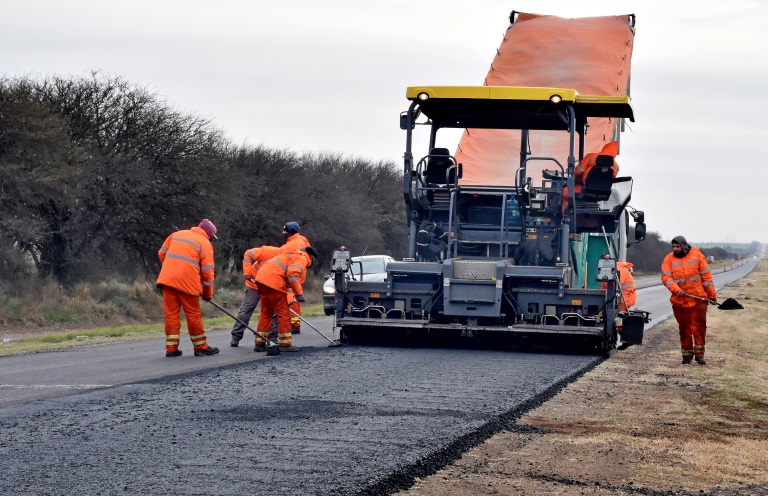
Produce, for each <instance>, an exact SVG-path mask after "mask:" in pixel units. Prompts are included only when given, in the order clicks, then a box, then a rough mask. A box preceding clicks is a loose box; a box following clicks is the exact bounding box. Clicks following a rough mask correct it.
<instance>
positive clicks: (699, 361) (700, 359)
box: [696, 356, 707, 365]
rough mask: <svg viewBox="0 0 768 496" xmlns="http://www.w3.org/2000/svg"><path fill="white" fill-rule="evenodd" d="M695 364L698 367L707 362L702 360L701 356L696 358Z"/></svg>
mask: <svg viewBox="0 0 768 496" xmlns="http://www.w3.org/2000/svg"><path fill="white" fill-rule="evenodd" d="M696 363H698V364H699V365H706V364H707V361H706V360H704V357H703V356H700V357H696Z"/></svg>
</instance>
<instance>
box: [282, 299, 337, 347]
mask: <svg viewBox="0 0 768 496" xmlns="http://www.w3.org/2000/svg"><path fill="white" fill-rule="evenodd" d="M288 310H290V311H291V313H292V314H294V315H295V316H297V317H298V318H299V319H300V320H301V321H302V322H304V323H305V324H307V325H308V326H309V327H311V328H312V330H313V331H315V332H316V333H318V334H319V335H321V336H322V337H324V338H325V339H326V340H327V341H328V342H330V343H331V344H329V345H328V347H331V346H341V343H340V342H339V341H334V340H332V339H331V338H329V337H328V336H326V335H325V334H323V333H322V332H320V329H318V328H317V327H315V326H313V325H312V324H310V323H309V322H307V319H305V318H304V317H302V316H301V315H299V314H298V313H296V312H295V311H294V310H293V309H292V308H289V309H288Z"/></svg>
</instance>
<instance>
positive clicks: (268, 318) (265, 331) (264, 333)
mask: <svg viewBox="0 0 768 496" xmlns="http://www.w3.org/2000/svg"><path fill="white" fill-rule="evenodd" d="M259 295H260V296H261V312H260V313H259V325H258V327H257V328H256V332H257V334H256V344H257V345H262V346H263V345H264V344H265V343H266V338H267V337H268V336H269V328H270V327H272V316H273V315H275V316H277V344H278V345H279V346H291V342H292V340H291V318H290V316H289V315H288V298H286V296H285V293H284V292H283V291H278V290H276V289H272V288H270V287H267V286H259Z"/></svg>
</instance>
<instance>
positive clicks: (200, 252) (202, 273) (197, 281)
mask: <svg viewBox="0 0 768 496" xmlns="http://www.w3.org/2000/svg"><path fill="white" fill-rule="evenodd" d="M157 256H158V258H160V263H162V264H163V266H162V268H161V269H160V275H158V277H157V281H156V282H155V284H156V285H157V287H162V286H168V287H171V288H174V289H177V290H179V291H181V292H182V293H188V294H191V295H195V296H197V295H203V297H205V298H213V279H214V262H213V245H211V242H210V240H208V235H207V234H206V233H205V231H204V230H203V229H202V228H200V227H193V228H191V229H185V230H182V231H176V232H175V233H173V234H171V235H170V236H168V237H167V238H166V240H165V243H163V246H162V247H160V250H159V251H158V252H157Z"/></svg>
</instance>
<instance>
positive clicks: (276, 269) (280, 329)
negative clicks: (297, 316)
mask: <svg viewBox="0 0 768 496" xmlns="http://www.w3.org/2000/svg"><path fill="white" fill-rule="evenodd" d="M316 259H317V251H316V250H315V249H314V248H312V247H311V246H307V247H305V248H302V249H301V250H299V251H297V252H296V253H285V252H281V253H279V254H278V255H276V256H275V257H273V258H271V259H270V260H268V261H267V262H266V263H265V264H264V265H262V267H261V268H260V269H259V272H258V274H256V284H257V285H258V287H259V296H260V297H261V312H260V313H259V325H258V327H257V329H256V332H257V334H256V343H255V346H254V348H253V351H266V347H265V343H266V338H267V337H268V336H269V328H270V326H271V325H272V315H277V344H278V346H279V349H280V351H298V350H299V349H298V348H297V347H295V346H293V344H292V336H291V321H290V317H289V316H288V300H287V297H286V295H287V293H288V288H289V287H290V288H291V289H292V290H293V292H294V295H295V298H296V300H298V301H304V290H303V289H302V286H301V282H300V281H301V280H302V274H303V273H304V272H306V270H307V268H308V267H311V266H312V264H313V263H314V262H315V260H316Z"/></svg>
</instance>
